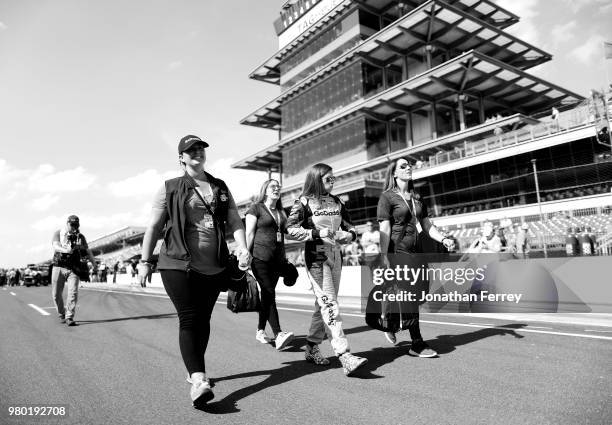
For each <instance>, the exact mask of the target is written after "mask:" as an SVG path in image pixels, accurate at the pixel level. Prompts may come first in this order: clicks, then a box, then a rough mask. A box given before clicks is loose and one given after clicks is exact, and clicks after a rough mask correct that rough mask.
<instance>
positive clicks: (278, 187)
mask: <svg viewBox="0 0 612 425" xmlns="http://www.w3.org/2000/svg"><path fill="white" fill-rule="evenodd" d="M282 188H283V187H282V186H279V185H277V184H271V185H269V186H268V189H272V190H275V189H279V190H280V189H282Z"/></svg>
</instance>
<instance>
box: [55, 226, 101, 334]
mask: <svg viewBox="0 0 612 425" xmlns="http://www.w3.org/2000/svg"><path fill="white" fill-rule="evenodd" d="M51 245H52V246H53V251H54V254H53V273H52V275H51V294H52V296H53V302H54V303H55V308H56V309H57V314H59V319H60V322H61V323H66V324H67V325H68V326H74V325H76V322H75V321H74V313H75V310H76V303H77V297H78V292H79V282H80V276H79V270H80V268H81V251H86V252H87V256H88V257H89V261H91V263H92V264H94V273H95V272H96V270H95V269H96V266H95V264H96V260H95V258H94V256H93V254H92V252H91V250H90V249H89V247H88V246H87V241H86V240H85V236H83V235H82V234H81V233H80V232H79V218H78V217H77V216H76V215H71V216H70V217H68V220H67V222H66V226H65V227H64V228H63V229H59V230H57V231H56V232H55V233H54V234H53V239H52V240H51ZM64 284H66V286H67V287H68V298H67V300H66V301H67V304H66V306H65V307H64V296H63V292H64Z"/></svg>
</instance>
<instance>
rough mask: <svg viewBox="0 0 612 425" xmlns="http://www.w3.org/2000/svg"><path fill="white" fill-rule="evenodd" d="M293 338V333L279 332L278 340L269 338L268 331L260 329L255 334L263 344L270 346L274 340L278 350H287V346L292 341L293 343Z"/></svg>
mask: <svg viewBox="0 0 612 425" xmlns="http://www.w3.org/2000/svg"><path fill="white" fill-rule="evenodd" d="M293 338H295V335H293V332H279V333H278V334H277V335H276V338H270V337H268V335H267V334H266V331H265V330H263V329H258V330H257V333H256V334H255V339H256V340H257V341H259V342H261V343H262V344H269V343H270V342H271V341H272V340H274V344H275V347H276V349H277V350H282V349H283V348H285V347H286V346H287V345H289V343H290V342H291V341H293Z"/></svg>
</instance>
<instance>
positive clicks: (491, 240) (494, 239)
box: [468, 221, 501, 254]
mask: <svg viewBox="0 0 612 425" xmlns="http://www.w3.org/2000/svg"><path fill="white" fill-rule="evenodd" d="M481 232H482V233H481V236H480V237H479V238H478V239H476V240H475V241H474V242H472V244H471V245H470V247H469V248H468V252H471V253H483V254H485V253H489V254H490V253H497V252H500V251H501V240H500V239H499V236H497V235H496V234H495V228H494V227H493V223H491V222H490V221H485V222H484V224H483V225H482V231H481Z"/></svg>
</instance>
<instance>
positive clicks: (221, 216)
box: [157, 173, 229, 271]
mask: <svg viewBox="0 0 612 425" xmlns="http://www.w3.org/2000/svg"><path fill="white" fill-rule="evenodd" d="M205 174H206V178H207V179H208V183H210V187H211V189H212V192H213V200H212V202H211V204H210V208H211V210H212V213H213V222H214V225H215V231H216V233H217V258H218V261H219V265H221V266H222V267H225V266H226V265H227V260H228V257H229V250H228V248H227V243H226V242H225V223H226V221H227V213H228V210H229V190H228V188H227V185H226V184H225V182H224V181H223V180H220V179H217V178H215V177H213V176H211V175H210V174H208V173H205ZM195 188H196V182H195V181H194V180H193V178H192V177H191V176H189V174H187V173H185V174H184V175H183V176H181V177H177V178H174V179H171V180H167V181H166V210H167V212H168V221H167V222H166V226H165V228H164V242H163V244H162V246H161V250H160V253H159V263H158V265H157V268H158V270H185V271H188V270H189V269H190V261H191V255H190V254H189V250H188V249H187V245H186V243H185V205H186V203H187V200H188V199H189V198H190V197H191V196H192V194H193V192H194V191H195Z"/></svg>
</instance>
